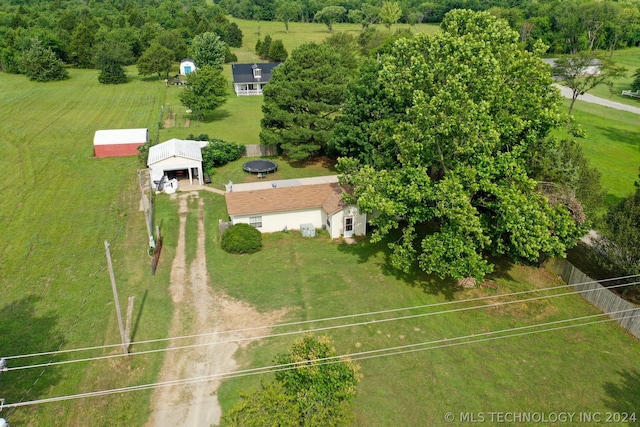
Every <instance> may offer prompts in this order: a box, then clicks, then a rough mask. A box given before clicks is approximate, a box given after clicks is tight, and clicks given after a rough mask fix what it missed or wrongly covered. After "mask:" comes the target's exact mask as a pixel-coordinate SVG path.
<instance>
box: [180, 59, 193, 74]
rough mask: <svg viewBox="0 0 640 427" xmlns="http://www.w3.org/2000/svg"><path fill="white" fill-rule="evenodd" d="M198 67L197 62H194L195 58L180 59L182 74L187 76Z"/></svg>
mask: <svg viewBox="0 0 640 427" xmlns="http://www.w3.org/2000/svg"><path fill="white" fill-rule="evenodd" d="M196 69H197V68H196V64H195V63H194V62H193V59H191V58H185V59H183V60H182V61H180V75H182V76H186V75H187V74H191V73H193V72H194V71H195V70H196Z"/></svg>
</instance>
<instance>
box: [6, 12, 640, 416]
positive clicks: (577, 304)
mask: <svg viewBox="0 0 640 427" xmlns="http://www.w3.org/2000/svg"><path fill="white" fill-rule="evenodd" d="M275 24H276V23H274V25H275ZM278 24H279V25H281V26H282V28H283V27H284V26H283V25H282V24H281V23H278ZM263 25H265V27H264V28H266V24H263ZM274 28H275V27H274ZM309 28H315V26H314V25H311V24H309ZM394 28H395V27H394ZM243 31H245V35H246V34H249V31H247V30H245V29H244V28H243ZM261 31H263V33H262V34H265V33H264V30H262V29H261ZM297 31H302V27H300V28H299V29H298V30H297ZM313 31H319V30H313ZM314 34H315V35H313V36H312V35H309V36H308V37H309V38H312V37H320V34H321V32H316V33H314ZM325 34H326V35H328V33H325ZM291 37H292V39H293V38H296V37H298V38H301V37H302V36H301V34H300V33H293V32H292V36H291ZM274 38H275V37H274ZM283 39H284V37H283ZM288 48H289V47H288ZM70 71H71V79H69V80H66V81H62V82H52V83H46V84H41V83H32V82H29V81H28V80H27V79H26V78H25V77H24V76H15V75H8V74H2V78H0V114H2V117H3V118H4V120H3V121H2V123H0V135H2V136H3V142H2V146H3V148H4V149H5V151H4V155H3V156H2V157H0V169H1V170H2V171H3V172H4V174H3V190H2V197H1V198H0V231H1V235H2V242H3V244H2V246H0V285H1V286H2V289H3V301H2V305H1V306H0V310H2V313H3V314H4V316H3V319H4V321H3V324H2V326H1V328H2V330H1V332H0V348H2V352H3V353H2V355H3V356H5V357H6V356H12V355H17V354H25V353H32V352H40V351H49V350H51V351H53V350H57V349H58V348H62V349H71V348H79V347H86V346H93V345H104V344H114V345H115V346H114V347H110V348H106V349H104V350H101V351H100V352H99V353H100V354H102V355H108V354H115V353H119V352H120V348H119V346H118V343H119V341H120V336H119V332H118V326H117V322H116V316H115V313H114V305H113V297H112V294H111V289H110V285H109V275H108V272H107V269H106V260H105V255H104V240H108V241H109V242H110V244H111V249H112V255H113V259H114V266H115V273H116V279H117V281H118V290H119V293H120V303H121V305H122V306H123V308H124V307H126V299H127V297H128V296H135V310H134V322H133V331H134V339H135V340H144V339H152V338H158V337H163V336H166V333H167V329H168V326H169V322H170V320H171V312H172V304H171V300H170V297H169V295H168V292H167V288H168V284H169V273H170V269H171V260H172V259H173V255H174V254H175V246H176V242H177V234H178V224H179V219H178V215H177V204H176V203H175V202H174V201H173V200H172V199H171V198H170V197H168V196H161V197H158V199H157V204H156V211H155V215H156V218H157V224H158V225H159V226H160V227H161V230H162V232H163V235H164V243H165V244H164V250H163V255H162V258H161V260H160V265H159V270H158V272H157V274H156V276H150V274H149V268H150V267H149V258H148V255H147V236H146V228H145V224H144V218H143V214H142V212H140V211H139V210H138V209H139V192H138V188H137V176H136V173H135V171H136V169H137V168H140V167H141V165H140V164H139V163H138V161H137V159H135V158H111V159H96V158H93V157H92V140H93V134H94V132H95V130H98V129H106V128H128V127H148V128H149V129H150V131H151V132H152V135H153V130H154V129H155V128H156V126H157V124H158V121H159V120H158V119H159V116H160V108H161V106H163V105H164V106H166V105H167V104H169V105H173V106H174V107H175V108H176V109H178V108H179V107H178V104H177V103H176V99H177V98H176V97H177V93H178V92H177V90H178V89H179V88H176V87H170V88H165V85H164V83H163V82H160V81H158V80H157V79H154V78H145V79H142V78H139V77H137V76H136V74H135V73H136V71H135V69H134V68H130V69H129V76H130V80H131V81H130V82H129V83H127V84H126V85H118V86H105V85H100V84H99V83H98V82H97V71H95V70H70ZM227 72H228V70H227ZM174 89H176V90H174ZM261 102H262V99H261V98H259V97H255V98H252V97H245V98H230V99H229V102H228V103H227V104H226V105H225V106H224V107H223V108H222V110H221V111H220V116H219V118H218V119H216V120H213V121H212V122H207V123H201V124H200V125H198V124H197V123H196V124H193V126H191V124H190V127H189V128H184V126H182V128H165V129H162V130H161V131H160V140H161V141H164V140H166V139H169V138H171V137H186V134H188V133H194V134H199V133H208V134H209V135H210V136H212V137H219V138H223V139H227V140H230V141H235V142H239V143H256V142H257V132H256V129H259V123H258V121H259V117H260V109H259V106H260V105H261ZM577 108H578V111H577V113H576V115H578V113H580V114H583V117H584V119H583V120H582V122H583V123H585V122H586V123H587V124H588V125H589V126H592V129H590V128H587V124H585V125H584V126H585V128H587V131H589V133H590V136H589V138H593V142H592V143H593V145H594V149H593V151H592V152H591V156H593V157H594V158H598V157H601V159H600V160H602V161H604V160H606V157H607V156H608V154H607V153H604V152H598V151H596V150H595V148H598V142H599V141H606V144H605V145H606V146H616V145H620V146H622V147H626V146H628V147H626V149H625V150H622V149H620V150H618V149H616V150H613V152H614V153H615V156H617V157H618V158H616V159H615V161H612V166H611V170H610V172H611V174H612V176H611V177H609V178H608V179H611V181H610V183H609V184H608V186H607V188H608V189H609V191H610V192H611V193H614V192H615V191H619V190H617V188H618V187H616V184H615V181H614V180H613V179H614V178H615V176H613V175H616V174H617V175H620V176H622V177H623V178H624V185H626V186H627V187H625V188H627V189H628V188H629V185H630V183H632V182H633V180H634V179H635V178H636V176H637V163H638V162H637V161H636V160H633V159H635V158H637V157H633V156H632V154H634V153H635V154H634V155H636V154H637V146H636V145H633V140H634V138H635V133H634V132H635V131H634V130H633V125H632V124H633V123H634V122H633V119H632V118H631V117H628V118H627V117H626V116H624V115H621V114H619V113H617V112H616V114H611V115H605V116H602V117H601V118H599V119H593V118H592V115H595V116H597V115H598V114H602V113H601V112H598V111H595V112H591V111H584V112H583V110H582V108H583V107H582V106H580V107H577ZM585 108H586V107H585ZM225 109H226V111H227V113H223V111H225ZM616 116H619V117H625V118H623V119H620V120H618V119H617V118H616ZM620 123H621V124H620ZM183 124H184V122H183ZM596 125H597V126H596ZM618 128H620V129H622V132H620V131H618V130H617V129H618ZM605 131H606V132H605ZM173 132H175V133H173ZM183 132H186V134H184V133H183ZM616 132H618V133H621V134H622V135H629V136H628V137H624V138H619V137H618V136H616ZM625 132H626V133H625ZM603 135H604V136H603ZM605 138H606V139H605ZM635 139H636V140H637V138H635ZM587 141H589V139H587ZM609 148H611V147H609ZM634 150H635V151H634ZM243 161H246V159H243V160H240V161H238V162H234V163H232V164H230V165H227V166H225V167H224V168H220V169H219V170H218V171H217V174H216V175H215V176H214V177H212V178H213V179H214V183H215V184H216V185H218V186H220V185H221V184H223V183H226V182H228V180H230V179H231V180H233V181H234V182H246V181H250V180H255V179H257V178H256V177H255V176H253V175H249V174H246V173H244V172H243V171H242V169H241V164H242V162H243ZM276 161H278V162H279V170H278V173H277V174H274V175H270V177H269V178H270V179H271V178H273V179H284V178H294V177H299V176H314V175H318V174H329V173H335V170H333V169H331V165H326V164H322V163H318V164H312V165H309V164H306V165H300V164H289V163H287V162H284V161H281V160H280V159H277V160H276ZM634 162H635V164H636V166H633V167H631V166H629V168H630V169H629V170H627V169H624V168H621V167H620V168H619V165H626V164H627V163H629V164H631V163H634ZM302 166H304V167H302ZM599 167H602V168H604V169H606V168H607V165H606V164H603V165H600V166H599ZM631 169H633V170H632V171H631V172H629V171H630V170H631ZM219 188H221V187H219ZM620 188H622V187H620ZM624 191H627V190H623V192H624ZM201 197H203V198H205V200H206V204H205V223H206V224H207V235H208V238H207V242H206V246H207V253H208V255H207V256H208V259H207V262H208V267H209V271H210V273H211V276H212V280H213V285H214V286H215V287H216V288H217V289H221V290H224V291H225V292H227V293H229V294H230V295H231V296H235V297H237V298H241V299H243V300H246V301H248V302H250V303H252V304H254V305H256V306H257V307H258V308H259V309H260V310H264V311H266V310H269V309H274V308H280V307H288V308H290V312H289V317H288V319H290V320H296V319H302V320H305V319H317V318H319V317H326V316H333V315H336V314H345V313H355V312H364V311H371V310H376V309H382V308H389V307H406V306H412V305H419V304H429V303H443V302H448V301H450V300H451V299H461V298H464V297H466V296H469V295H471V296H474V295H485V294H486V295H491V293H492V292H494V291H492V290H489V289H484V288H483V289H481V290H476V291H468V292H467V293H452V292H451V291H450V288H449V287H448V284H446V283H442V282H440V281H438V280H435V279H433V278H429V277H425V276H422V275H419V274H417V275H414V276H405V275H398V274H396V273H395V272H393V271H392V270H390V269H389V268H388V266H387V263H386V259H385V256H384V246H383V245H373V244H370V243H368V242H366V241H363V242H361V243H360V244H358V245H355V246H347V245H343V244H341V243H340V242H333V241H330V240H329V239H328V238H327V237H326V236H323V235H320V236H318V237H317V238H315V239H303V238H301V237H300V236H299V235H298V234H297V233H293V232H292V233H287V234H285V233H276V234H273V235H270V236H266V237H265V249H264V250H263V251H262V252H260V253H259V254H256V255H255V256H244V257H235V256H231V255H229V254H225V253H223V252H222V251H221V250H220V249H219V245H218V243H217V221H218V219H221V218H222V219H224V218H226V214H225V210H224V198H223V197H221V196H218V195H214V194H208V193H206V194H202V195H201ZM195 224H196V221H195V220H194V218H193V217H191V216H189V217H188V218H187V231H186V232H187V239H188V241H189V242H191V241H193V239H195V238H196V235H197V230H195ZM187 250H188V251H189V252H188V255H187V256H188V258H189V259H193V252H192V250H193V248H191V249H187ZM540 274H543V273H539V272H537V270H531V269H525V268H523V267H514V266H507V265H504V266H501V268H500V269H499V271H498V273H497V274H496V275H495V276H494V277H493V280H494V281H495V282H496V283H497V284H498V285H499V287H500V290H504V291H508V290H522V289H528V288H533V287H539V286H545V285H543V284H542V283H544V281H543V280H542V279H543V276H540ZM552 283H555V282H553V281H552ZM553 301H554V302H553V303H531V304H528V305H527V306H524V305H522V306H520V305H518V306H516V305H514V306H512V307H509V308H506V307H504V308H502V309H500V310H499V309H492V310H486V311H482V310H474V311H469V312H467V313H464V314H459V315H451V314H448V315H438V316H428V317H425V318H417V319H412V320H407V321H405V322H402V323H401V322H388V323H380V324H369V325H363V326H361V327H359V328H357V329H354V330H350V329H340V330H336V331H335V332H331V335H332V336H333V337H334V339H335V340H336V343H337V346H338V350H339V351H340V352H344V353H348V352H353V351H361V350H369V349H375V348H381V347H383V346H393V345H402V344H407V343H415V342H421V341H427V340H434V339H442V338H445V337H454V336H458V335H462V334H468V333H470V332H471V333H481V332H487V331H491V330H494V329H497V328H506V327H512V326H519V325H526V324H528V323H529V322H532V321H537V322H541V321H545V320H547V321H551V320H555V319H560V318H562V316H566V317H570V316H577V315H585V314H590V313H594V309H593V308H592V307H591V306H589V305H588V304H586V303H585V302H584V301H582V300H580V299H579V298H576V297H566V299H565V297H563V298H557V299H555V300H553ZM157 345H158V347H162V345H163V344H157ZM289 345H290V340H289V339H281V340H275V341H273V342H271V341H270V342H268V343H267V342H265V343H264V344H263V345H261V346H260V345H257V344H256V345H253V346H250V347H249V348H248V349H246V350H244V351H242V352H241V354H240V356H239V357H240V360H241V361H242V362H243V363H244V364H245V365H256V366H257V365H264V364H268V363H270V362H271V361H272V357H273V355H275V354H277V353H279V352H281V351H283V350H284V349H286V348H288V347H289ZM139 350H142V348H141V347H139V346H138V347H134V348H133V351H139ZM638 350H639V348H638V343H637V341H634V340H632V339H630V338H629V337H628V336H627V335H626V334H624V333H623V332H622V331H621V330H620V329H619V328H617V327H616V326H614V325H612V324H603V325H599V326H594V327H588V328H577V329H573V330H567V331H564V332H558V333H548V334H539V335H531V336H529V337H521V338H509V339H505V340H498V341H494V342H493V343H491V342H487V343H476V344H468V345H464V346H459V347H457V348H456V347H451V348H448V349H447V348H442V349H436V350H429V351H423V352H416V353H412V354H405V355H401V356H400V355H399V356H391V357H386V358H379V359H371V360H369V361H363V362H362V365H363V368H364V373H365V379H364V381H363V383H362V385H361V386H360V396H359V397H358V399H357V402H356V408H355V409H356V413H357V416H358V422H357V424H359V425H439V424H441V421H442V416H443V415H444V413H445V412H446V411H449V410H450V411H473V410H483V411H488V410H496V411H497V410H512V409H513V408H514V407H517V408H516V409H518V410H522V411H529V410H545V411H546V410H556V411H560V410H565V411H566V410H572V409H573V408H577V409H580V410H588V411H596V410H600V411H602V412H604V411H607V410H617V411H622V410H627V411H633V410H635V411H636V412H637V407H635V406H634V405H637V396H638V395H639V394H640V391H639V390H638V386H637V384H638V383H637V381H636V382H634V381H633V380H634V379H637V378H638V376H639V375H640V374H639V373H638V368H637V363H636V361H637V354H638ZM83 356H86V355H83ZM78 357H79V356H78V355H77V354H67V355H58V356H55V357H48V356H47V357H39V358H34V359H33V360H28V361H13V362H12V361H11V360H10V361H9V366H10V367H16V366H19V365H20V364H32V363H39V362H41V363H47V362H49V361H65V360H71V359H75V358H78ZM162 361H163V356H162V354H150V355H146V356H135V357H130V358H127V359H110V360H107V361H95V362H91V363H89V362H86V363H78V364H69V365H61V366H50V367H48V368H46V369H45V370H44V373H43V374H42V375H40V374H41V372H43V370H42V369H30V370H16V371H10V372H7V373H3V374H2V392H3V396H2V397H4V398H5V399H6V402H7V403H12V402H17V401H19V400H21V399H24V400H27V401H29V400H34V399H40V398H47V397H55V396H63V395H69V394H76V393H80V392H85V391H94V390H101V389H109V388H116V387H122V386H128V385H134V384H147V383H152V382H154V381H155V380H156V378H157V373H158V370H159V369H160V367H161V366H162ZM36 380H37V381H36ZM256 380H257V378H247V379H244V380H240V379H234V380H230V381H227V382H226V383H225V385H224V387H223V388H222V390H221V391H220V397H221V399H222V401H223V405H224V406H225V407H226V408H228V407H229V406H231V405H232V404H233V402H234V401H235V400H236V399H237V391H238V390H239V389H240V388H246V387H248V386H250V385H251V384H254V383H255V381H256ZM150 395H151V393H150V392H149V391H142V392H135V393H127V394H122V395H113V396H105V397H99V398H91V399H81V400H73V401H67V402H58V403H49V404H43V405H37V406H32V407H26V408H20V409H17V410H16V411H12V412H9V411H7V412H5V413H3V415H4V416H7V415H8V416H9V419H10V421H11V422H12V424H15V425H23V426H58V425H87V424H88V423H90V424H91V425H96V426H98V425H114V424H116V425H126V426H135V425H143V424H144V423H145V422H146V420H147V418H148V414H149V397H150ZM488 402H489V403H491V406H488V405H489V403H488ZM558 402H561V403H558Z"/></svg>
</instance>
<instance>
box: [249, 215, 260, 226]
mask: <svg viewBox="0 0 640 427" xmlns="http://www.w3.org/2000/svg"><path fill="white" fill-rule="evenodd" d="M249 225H251V226H253V227H255V228H260V227H262V217H261V216H250V217H249Z"/></svg>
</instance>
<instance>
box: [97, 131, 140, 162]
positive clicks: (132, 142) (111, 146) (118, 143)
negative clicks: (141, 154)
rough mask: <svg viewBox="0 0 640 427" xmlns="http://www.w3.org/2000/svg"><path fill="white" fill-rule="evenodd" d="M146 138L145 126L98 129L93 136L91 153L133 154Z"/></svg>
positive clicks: (99, 155) (110, 155) (102, 155)
mask: <svg viewBox="0 0 640 427" xmlns="http://www.w3.org/2000/svg"><path fill="white" fill-rule="evenodd" d="M148 140H149V131H148V129H146V128H144V129H107V130H98V131H96V133H95V135H94V137H93V153H94V155H95V156H96V157H119V156H135V155H136V154H138V147H140V146H141V145H144V144H145V143H146V142H147V141H148Z"/></svg>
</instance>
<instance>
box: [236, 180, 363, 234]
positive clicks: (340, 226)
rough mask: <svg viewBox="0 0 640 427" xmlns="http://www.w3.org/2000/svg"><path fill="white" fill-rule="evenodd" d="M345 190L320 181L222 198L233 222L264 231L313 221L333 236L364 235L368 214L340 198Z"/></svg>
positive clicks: (297, 226) (278, 229)
mask: <svg viewBox="0 0 640 427" xmlns="http://www.w3.org/2000/svg"><path fill="white" fill-rule="evenodd" d="M344 191H345V190H344V189H343V188H342V187H341V186H340V185H339V184H337V183H323V184H313V185H298V186H292V187H275V188H274V187H271V188H267V189H259V190H251V191H239V192H233V191H231V192H227V193H226V194H225V198H226V202H227V212H228V214H229V217H230V218H231V223H232V224H239V223H246V224H250V225H252V226H254V227H256V228H257V229H258V230H260V231H261V232H263V233H272V232H275V231H282V230H285V229H288V230H299V229H300V226H301V225H303V224H313V226H314V228H317V229H319V228H322V229H326V230H327V231H329V234H330V235H331V238H332V239H335V238H338V237H340V236H344V237H351V236H354V235H364V234H366V231H367V228H366V227H367V226H366V222H367V215H366V214H364V213H361V212H359V210H358V208H357V207H356V206H354V205H348V204H346V203H345V202H344V200H342V193H343V192H344Z"/></svg>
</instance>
